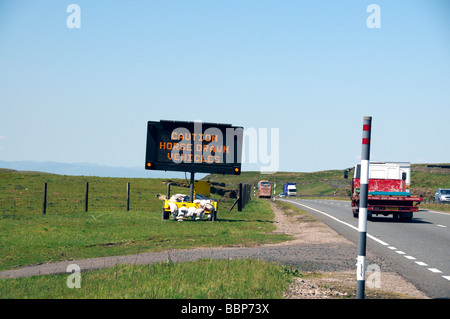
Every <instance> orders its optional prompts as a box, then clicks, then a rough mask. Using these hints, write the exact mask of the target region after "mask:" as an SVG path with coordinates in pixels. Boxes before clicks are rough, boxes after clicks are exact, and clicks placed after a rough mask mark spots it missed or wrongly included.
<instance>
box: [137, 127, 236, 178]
mask: <svg viewBox="0 0 450 319" xmlns="http://www.w3.org/2000/svg"><path fill="white" fill-rule="evenodd" d="M242 137H243V128H242V127H235V126H231V125H230V124H215V123H203V122H180V121H160V122H154V121H149V122H148V128H147V150H146V155H145V168H146V169H148V170H164V171H184V172H193V173H215V174H235V175H239V174H240V173H241V154H242Z"/></svg>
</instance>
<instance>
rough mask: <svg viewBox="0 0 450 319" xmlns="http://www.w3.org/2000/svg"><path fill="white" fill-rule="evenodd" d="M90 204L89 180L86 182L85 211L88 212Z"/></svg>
mask: <svg viewBox="0 0 450 319" xmlns="http://www.w3.org/2000/svg"><path fill="white" fill-rule="evenodd" d="M88 206H89V182H86V193H85V196H84V212H85V213H87V211H88Z"/></svg>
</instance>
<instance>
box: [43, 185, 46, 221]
mask: <svg viewBox="0 0 450 319" xmlns="http://www.w3.org/2000/svg"><path fill="white" fill-rule="evenodd" d="M46 213H47V183H44V203H43V205H42V215H45V214H46Z"/></svg>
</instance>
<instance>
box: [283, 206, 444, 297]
mask: <svg viewBox="0 0 450 319" xmlns="http://www.w3.org/2000/svg"><path fill="white" fill-rule="evenodd" d="M282 200H284V201H286V202H289V203H291V204H293V205H295V206H297V207H299V208H300V209H302V210H304V211H306V212H308V213H310V214H311V215H313V216H314V217H316V218H318V219H320V220H321V221H322V222H323V223H325V224H327V225H328V226H330V227H331V228H333V229H334V230H335V231H337V232H338V233H339V234H341V235H343V236H344V237H346V238H347V239H349V240H350V241H352V242H354V243H357V241H358V219H357V218H354V217H353V214H352V210H351V203H350V201H348V202H347V201H336V200H299V199H293V198H287V199H282ZM380 216H381V215H380ZM367 236H368V239H367V251H368V252H371V253H373V254H375V255H376V256H380V257H382V258H383V259H387V260H389V261H390V262H391V263H392V266H393V267H394V269H395V271H396V272H397V273H398V274H400V275H401V276H403V277H404V278H405V279H407V280H408V281H410V282H411V283H412V284H414V285H415V286H416V287H417V288H418V289H419V290H421V291H422V292H424V293H425V294H426V295H427V296H429V297H431V298H450V214H448V213H440V212H433V211H425V210H421V211H419V212H418V213H414V217H413V220H412V222H394V220H393V218H392V217H391V216H388V217H384V216H383V217H374V218H373V220H372V221H368V222H367ZM355 258H356V256H355ZM366 266H367V264H366ZM355 267H356V266H355ZM381 272H383V269H381ZM381 280H382V279H381Z"/></svg>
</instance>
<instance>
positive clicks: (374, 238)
mask: <svg viewBox="0 0 450 319" xmlns="http://www.w3.org/2000/svg"><path fill="white" fill-rule="evenodd" d="M288 202H289V203H291V204H297V205H301V206H304V207H306V208H308V209H311V210H313V211H315V212H318V213H321V214H323V215H325V216H328V217H330V218H332V219H334V220H335V221H338V222H340V223H341V224H344V225H347V226H348V227H350V228H352V229H354V230H356V231H358V228H357V227H355V226H353V225H351V224H349V223H346V222H344V221H342V220H340V219H339V218H336V217H334V216H331V215H330V214H327V213H324V212H322V211H321V210H318V209H315V208H312V207H309V206H306V205H304V204H300V203H296V202H292V201H289V200H288ZM366 235H367V237H369V238H371V239H373V240H375V241H376V242H378V243H380V244H381V245H384V246H387V245H389V244H388V243H385V242H384V241H382V240H380V239H378V238H376V237H374V236H372V235H370V234H366Z"/></svg>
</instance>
